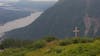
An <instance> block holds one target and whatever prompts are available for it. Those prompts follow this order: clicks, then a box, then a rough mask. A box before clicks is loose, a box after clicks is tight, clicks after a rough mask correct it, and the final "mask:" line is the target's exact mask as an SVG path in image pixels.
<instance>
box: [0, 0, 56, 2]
mask: <svg viewBox="0 0 100 56" xmlns="http://www.w3.org/2000/svg"><path fill="white" fill-rule="evenodd" d="M18 1H20V0H0V2H18ZM23 1H25V0H23ZM27 1H58V0H27Z"/></svg>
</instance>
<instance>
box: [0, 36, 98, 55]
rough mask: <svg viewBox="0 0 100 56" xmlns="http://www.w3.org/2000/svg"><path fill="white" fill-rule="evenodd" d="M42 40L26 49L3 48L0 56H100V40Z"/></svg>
mask: <svg viewBox="0 0 100 56" xmlns="http://www.w3.org/2000/svg"><path fill="white" fill-rule="evenodd" d="M48 39H50V38H46V39H42V40H38V41H35V42H33V43H30V44H28V45H25V46H27V47H16V48H15V47H14V48H5V49H4V50H3V51H1V52H0V56H100V39H92V38H66V39H62V40H61V39H54V38H53V40H52V38H51V40H50V41H49V40H48Z"/></svg>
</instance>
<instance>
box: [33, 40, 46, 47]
mask: <svg viewBox="0 0 100 56" xmlns="http://www.w3.org/2000/svg"><path fill="white" fill-rule="evenodd" d="M45 44H46V43H45V41H42V40H39V41H36V42H34V43H33V46H32V48H34V49H40V48H43V47H44V46H45Z"/></svg>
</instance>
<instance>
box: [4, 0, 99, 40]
mask: <svg viewBox="0 0 100 56" xmlns="http://www.w3.org/2000/svg"><path fill="white" fill-rule="evenodd" d="M99 4H100V1H98V0H75V1H74V0H61V1H59V2H58V3H57V4H56V5H55V6H53V7H52V8H50V9H48V10H47V11H45V12H44V13H43V14H42V15H41V16H40V17H39V18H38V19H37V20H36V21H35V22H33V23H32V24H31V25H29V26H27V27H25V28H21V29H17V30H13V31H10V32H7V33H6V35H5V36H7V37H16V38H18V37H19V38H29V39H30V38H32V37H33V38H34V39H36V38H37V37H43V36H49V35H50V36H57V37H67V36H70V37H72V36H74V33H73V29H74V28H75V27H78V28H79V30H80V33H79V36H85V34H84V33H85V32H87V34H86V36H88V35H89V36H92V35H93V33H95V34H94V35H96V33H97V32H96V31H99V30H98V29H99V26H98V25H99V23H96V22H97V21H99V20H98V19H99V16H100V10H99V9H100V7H99ZM87 15H88V16H87ZM87 18H89V19H90V20H87ZM84 19H86V20H84ZM92 19H93V20H92ZM95 19H96V20H95ZM85 22H88V23H85ZM89 22H90V23H89ZM94 24H96V26H95V25H94ZM86 25H87V26H86ZM88 26H90V27H94V31H93V28H89V27H88ZM88 28H89V29H88ZM88 31H89V32H88ZM98 33H99V32H98ZM98 35H99V34H98ZM96 36H97V35H96Z"/></svg>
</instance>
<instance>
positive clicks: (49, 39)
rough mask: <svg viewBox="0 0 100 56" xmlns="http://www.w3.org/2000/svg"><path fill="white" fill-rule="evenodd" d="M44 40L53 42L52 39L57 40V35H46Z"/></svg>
mask: <svg viewBox="0 0 100 56" xmlns="http://www.w3.org/2000/svg"><path fill="white" fill-rule="evenodd" d="M44 40H45V41H46V42H51V41H54V40H57V38H56V37H44Z"/></svg>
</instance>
